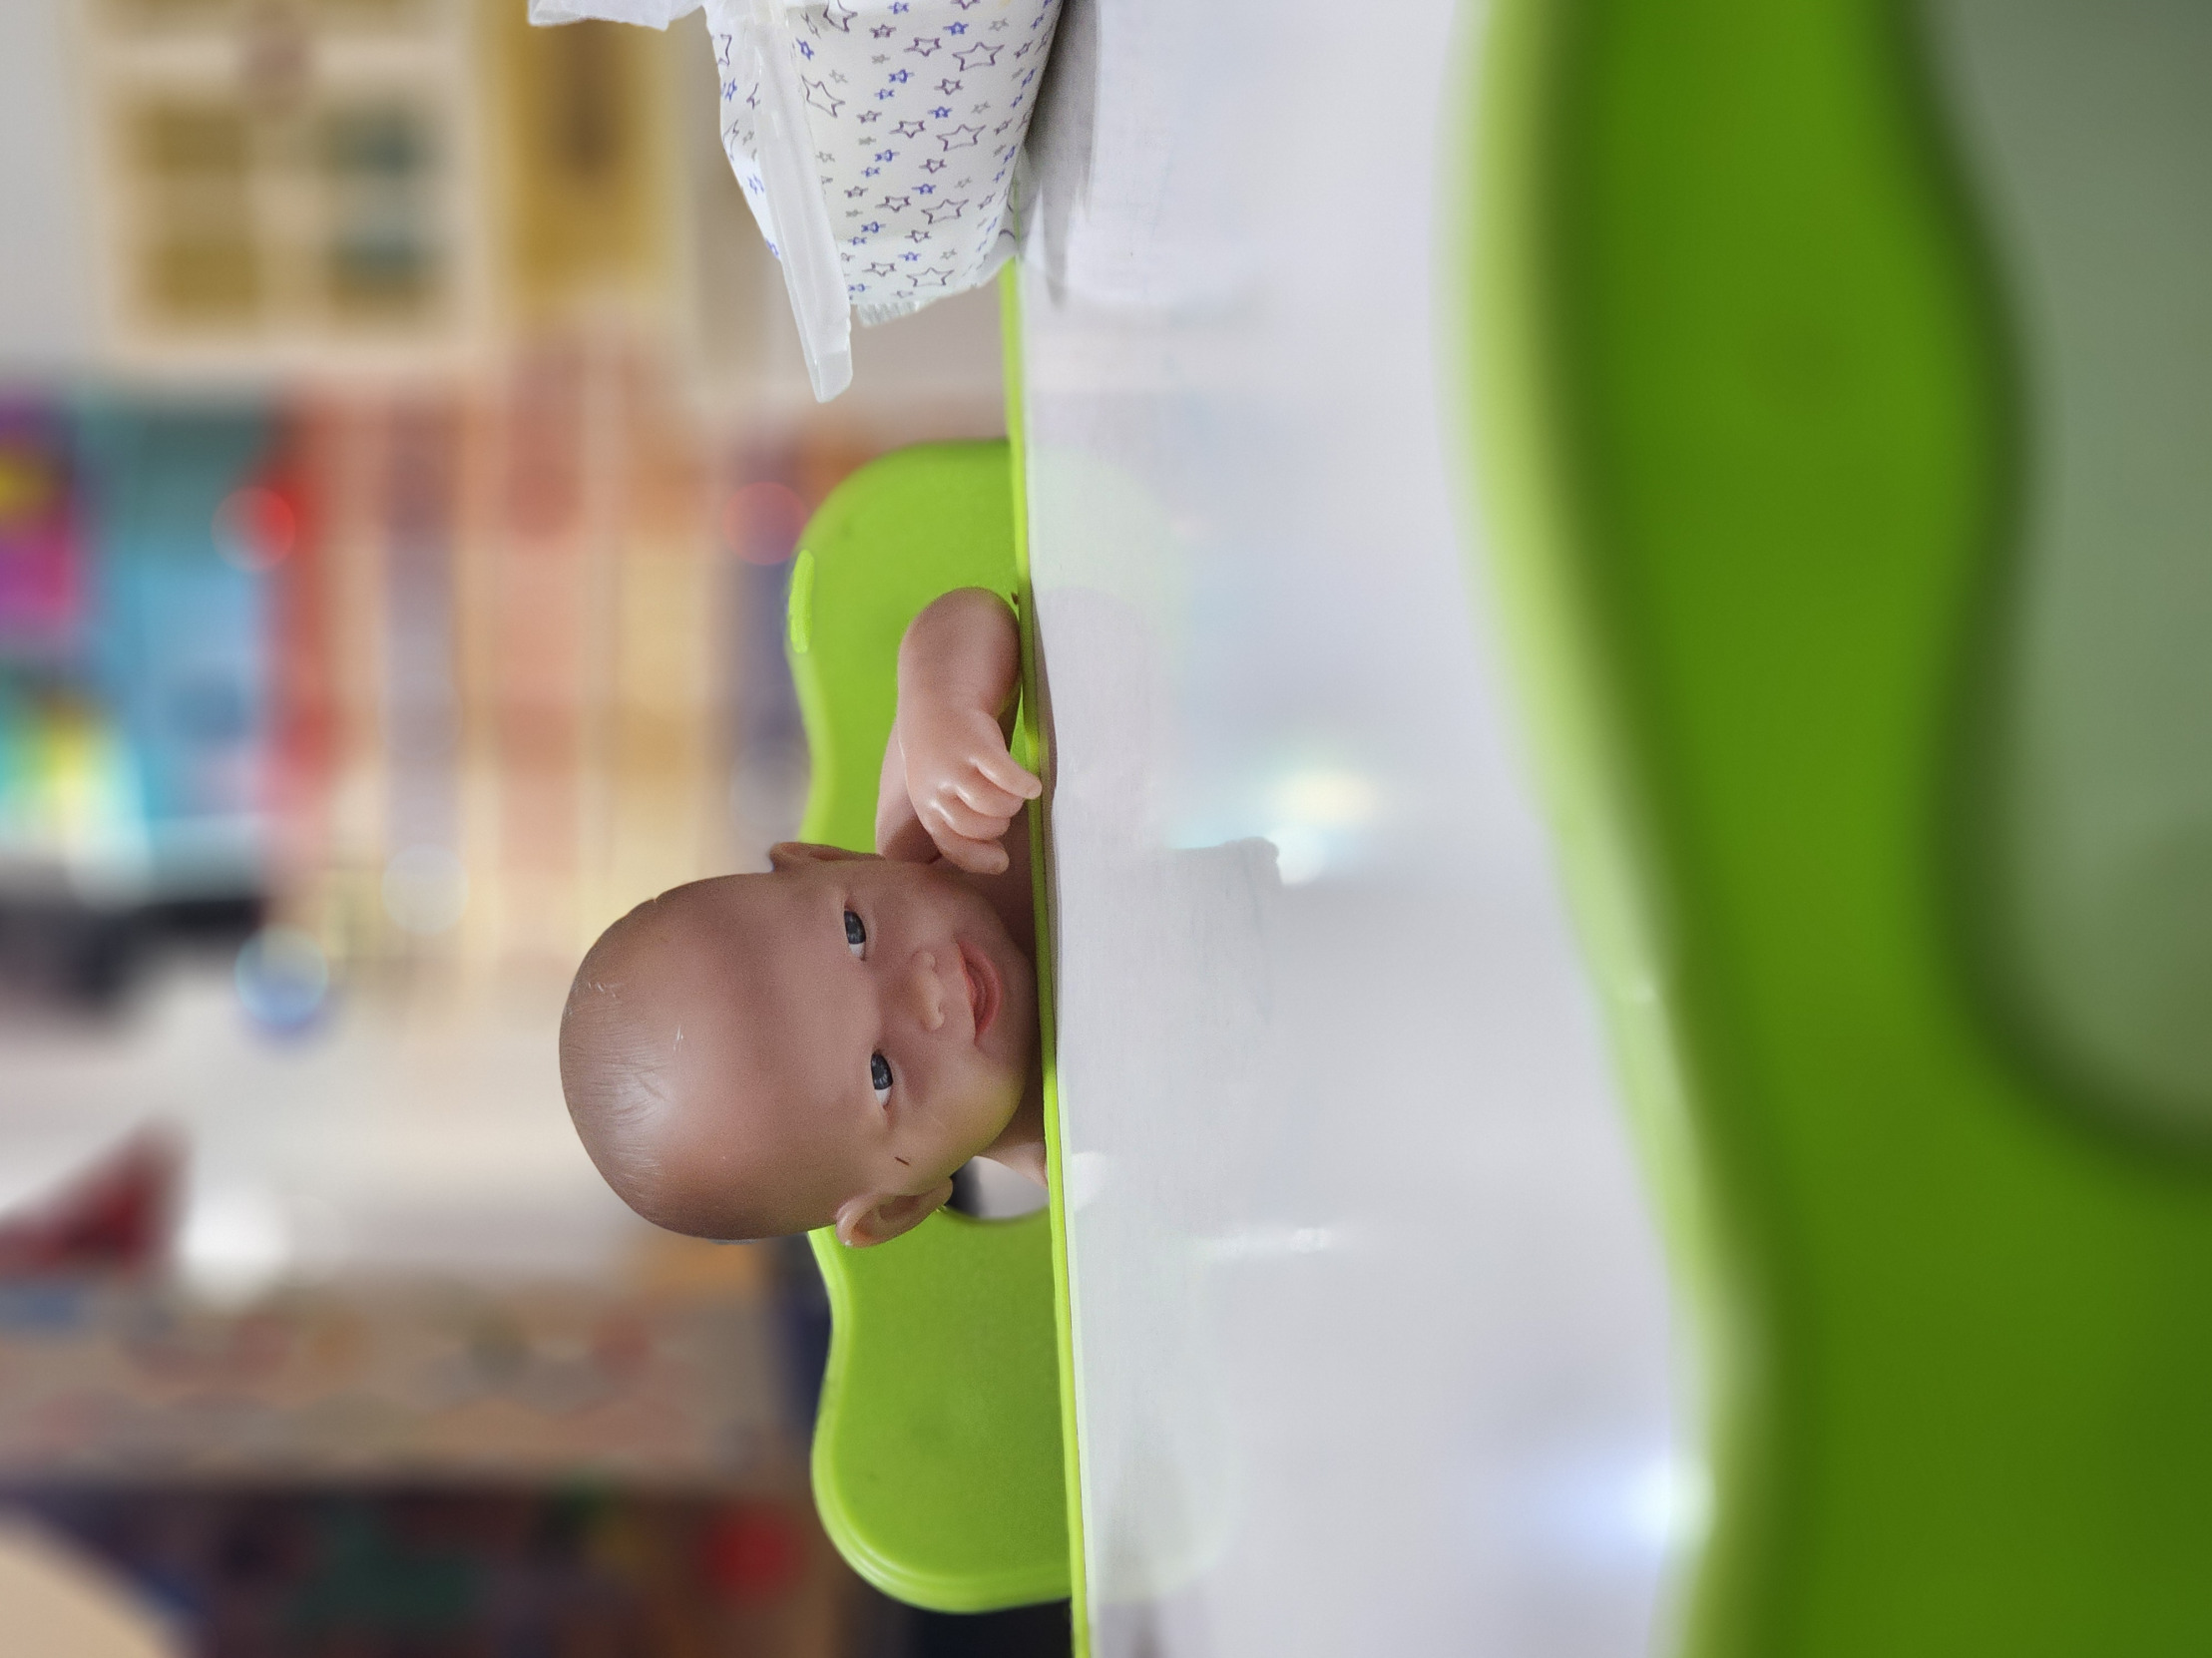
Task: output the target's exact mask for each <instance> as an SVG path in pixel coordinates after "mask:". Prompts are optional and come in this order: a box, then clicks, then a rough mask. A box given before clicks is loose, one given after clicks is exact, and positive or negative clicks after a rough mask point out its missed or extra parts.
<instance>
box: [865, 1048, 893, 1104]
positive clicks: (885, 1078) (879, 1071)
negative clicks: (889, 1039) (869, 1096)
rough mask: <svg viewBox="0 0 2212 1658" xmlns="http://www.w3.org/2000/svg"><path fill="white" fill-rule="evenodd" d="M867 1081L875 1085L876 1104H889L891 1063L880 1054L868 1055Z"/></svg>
mask: <svg viewBox="0 0 2212 1658" xmlns="http://www.w3.org/2000/svg"><path fill="white" fill-rule="evenodd" d="M868 1080H869V1081H871V1082H873V1083H874V1084H875V1088H876V1103H877V1104H878V1105H888V1104H890V1103H891V1061H890V1060H889V1059H886V1058H885V1057H884V1056H883V1055H882V1054H880V1053H871V1054H869V1055H868Z"/></svg>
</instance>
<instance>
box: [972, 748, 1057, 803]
mask: <svg viewBox="0 0 2212 1658" xmlns="http://www.w3.org/2000/svg"><path fill="white" fill-rule="evenodd" d="M975 763H976V769H977V770H978V771H980V772H982V773H983V774H984V776H986V777H988V778H990V779H991V781H992V782H994V783H996V784H998V786H999V787H1000V788H1002V789H1004V790H1006V792H1007V793H1009V794H1011V795H1015V796H1018V797H1019V798H1021V799H1023V800H1035V799H1036V798H1037V797H1038V796H1039V795H1041V794H1043V793H1044V792H1045V785H1044V784H1043V783H1042V782H1040V781H1039V780H1038V777H1037V774H1036V773H1035V772H1031V771H1026V770H1024V769H1023V768H1022V767H1021V766H1020V765H1017V764H1016V763H1015V759H1014V756H1013V755H1011V754H1009V753H1008V752H1007V751H1006V750H1005V749H1003V748H994V749H987V750H985V751H984V752H983V753H981V754H978V755H977V756H976V762H975Z"/></svg>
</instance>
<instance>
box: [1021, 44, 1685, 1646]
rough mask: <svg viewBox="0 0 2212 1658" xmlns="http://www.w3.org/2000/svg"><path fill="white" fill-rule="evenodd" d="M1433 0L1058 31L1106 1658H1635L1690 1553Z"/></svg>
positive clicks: (1071, 628)
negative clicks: (1444, 177) (1467, 251)
mask: <svg viewBox="0 0 2212 1658" xmlns="http://www.w3.org/2000/svg"><path fill="white" fill-rule="evenodd" d="M1452 11H1453V8H1452V7H1451V6H1449V5H1447V4H1444V3H1441V0H1407V3H1406V4H1403V5H1400V6H1398V7H1395V8H1392V9H1391V11H1390V12H1389V13H1388V14H1387V16H1388V18H1389V24H1388V27H1387V28H1385V27H1382V26H1380V25H1379V24H1375V23H1370V24H1369V26H1367V27H1362V28H1354V27H1352V26H1351V24H1352V23H1353V22H1354V21H1356V20H1361V19H1364V18H1367V17H1368V16H1369V14H1365V13H1363V12H1360V11H1359V10H1357V9H1355V8H1345V7H1321V6H1314V5H1293V4H1289V3H1286V0H1271V3H1265V4H1262V3H1260V0H1225V3H1220V4H1213V5H1209V6H1206V7H1202V8H1200V7H1192V6H1188V5H1186V4H1182V3H1179V0H1110V3H1100V4H1087V3H1086V0H1071V5H1070V9H1069V12H1068V15H1067V18H1066V20H1065V22H1064V24H1063V31H1062V38H1061V42H1060V46H1059V48H1058V65H1057V68H1056V75H1057V76H1058V85H1057V86H1056V88H1055V89H1054V92H1053V95H1052V96H1053V101H1052V102H1051V103H1049V104H1048V105H1047V107H1046V109H1045V111H1044V113H1043V114H1042V115H1041V117H1040V126H1039V130H1038V131H1037V133H1036V135H1035V141H1034V148H1035V152H1036V154H1037V156H1038V158H1039V161H1040V167H1041V174H1042V186H1041V189H1042V200H1041V203H1040V206H1039V210H1038V212H1037V214H1036V215H1035V218H1034V219H1033V223H1032V234H1031V241H1030V245H1029V249H1028V254H1027V257H1026V259H1025V263H1024V269H1023V291H1022V300H1023V306H1024V326H1025V352H1026V358H1027V366H1026V394H1027V400H1028V401H1027V423H1028V433H1027V436H1028V440H1029V443H1030V445H1031V451H1030V474H1029V487H1030V515H1031V536H1032V544H1031V545H1032V557H1033V567H1034V574H1035V578H1036V586H1037V604H1038V616H1039V621H1040V624H1041V627H1042V630H1043V644H1042V654H1043V657H1044V668H1045V672H1046V675H1047V678H1048V681H1049V693H1050V701H1051V717H1052V720H1053V726H1054V737H1055V742H1056V752H1057V758H1058V771H1057V779H1056V791H1057V792H1056V795H1055V799H1054V807H1053V826H1054V836H1055V847H1056V868H1055V875H1054V879H1055V890H1056V899H1057V904H1058V915H1059V949H1060V961H1059V975H1060V979H1059V983H1060V995H1061V1051H1060V1060H1061V1083H1062V1100H1063V1112H1064V1116H1063V1123H1064V1132H1065V1134H1066V1148H1067V1152H1068V1156H1069V1175H1068V1186H1069V1199H1070V1206H1071V1248H1072V1276H1073V1294H1074V1306H1075V1323H1076V1345H1077V1375H1078V1389H1079V1415H1080V1440H1081V1453H1082V1460H1083V1469H1084V1512H1085V1529H1086V1554H1087V1570H1088V1574H1089V1587H1090V1604H1091V1613H1092V1629H1093V1637H1094V1646H1093V1651H1094V1652H1095V1653H1097V1654H1098V1655H1099V1658H1123V1655H1128V1658H1135V1655H1138V1654H1144V1655H1148V1658H1183V1655H1196V1654H1207V1655H1216V1654H1218V1655H1230V1654H1234V1655H1242V1654H1252V1655H1255V1658H1257V1655H1262V1654H1264V1655H1268V1658H1281V1655H1284V1654H1299V1653H1313V1654H1317V1655H1318V1654H1326V1655H1330V1658H1344V1655H1351V1654H1359V1653H1390V1654H1393V1655H1395V1658H1413V1655H1417V1654H1426V1653H1451V1654H1466V1653H1502V1654H1541V1655H1552V1654H1556V1655H1561V1658H1564V1655H1568V1654H1573V1655H1581V1654H1590V1655H1596V1654H1628V1653H1639V1652H1643V1651H1646V1650H1648V1649H1649V1648H1650V1647H1651V1646H1652V1645H1653V1643H1654V1637H1653V1630H1654V1628H1655V1627H1663V1621H1660V1622H1656V1623H1655V1620H1657V1619H1659V1618H1660V1614H1659V1612H1658V1610H1657V1609H1658V1607H1659V1605H1660V1598H1661V1582H1662V1578H1663V1575H1664V1571H1663V1562H1664V1557H1665V1555H1666V1552H1667V1548H1668V1544H1669V1540H1670V1538H1679V1536H1680V1535H1681V1534H1682V1532H1683V1530H1684V1528H1685V1526H1686V1525H1687V1524H1689V1523H1691V1522H1692V1521H1693V1520H1694V1511H1695V1507H1696V1503H1695V1500H1694V1497H1695V1492H1696V1489H1697V1480H1696V1476H1695V1473H1694V1460H1693V1458H1692V1457H1690V1456H1688V1455H1685V1454H1684V1453H1683V1452H1682V1451H1680V1450H1678V1449H1677V1445H1676V1441H1677V1429H1676V1426H1675V1419H1676V1416H1677V1415H1678V1414H1686V1413H1679V1412H1678V1408H1677V1406H1676V1405H1675V1404H1674V1403H1673V1401H1672V1399H1671V1394H1672V1391H1673V1390H1672V1389H1671V1388H1670V1383H1671V1381H1672V1380H1673V1372H1672V1359H1671V1356H1670V1347H1669V1310H1668V1303H1667V1295H1666V1290H1665V1285H1664V1282H1663V1279H1662V1273H1661V1266H1660V1261H1659V1255H1658V1246H1657V1242H1656V1239H1655V1235H1654V1230H1653V1224H1652V1220H1651V1217H1650V1214H1649V1211H1648V1207H1647V1204H1646V1201H1645V1198H1644V1196H1643V1194H1642V1192H1641V1190H1640V1187H1639V1184H1638V1180H1637V1177H1636V1172H1635V1169H1634V1167H1633V1164H1632V1159H1631V1155H1630V1151H1629V1147H1628V1145H1627V1143H1626V1137H1625V1132H1624V1129H1623V1126H1622V1122H1621V1119H1620V1115H1619V1112H1618V1109H1617V1107H1616V1104H1615V1102H1614V1098H1613V1093H1612V1083H1611V1079H1610V1075H1609V1071H1608V1067H1607V1063H1606V1060H1605V1057H1604V1053H1603V1049H1602V1045H1601V1041H1600V1038H1599V1035H1598V1032H1597V1029H1596V1024H1595V1019H1594V1014H1593V1008H1592V998H1591V995H1590V993H1589V990H1588V988H1587V986H1586V985H1585V982H1584V979H1583V976H1582V973H1581V969H1580V967H1579V965H1578V962H1577V959H1576V954H1575V950H1574V946H1573V942H1572V939H1571V936H1570V932H1569V929H1568V926H1567V923H1566V918H1565V914H1564V910H1563V906H1562V901H1561V898H1560V894H1559V890H1558V883H1557V881H1556V879H1555V876H1554V872H1553V870H1552V867H1551V863H1550V857H1549V851H1548V845H1547V843H1546V839H1545V836H1544V834H1543V831H1542V828H1541V825H1540V823H1539V820H1538V818H1537V815H1536V811H1535V807H1534V804H1533V800H1532V792H1531V788H1530V786H1529V781H1528V777H1527V775H1526V773H1527V768H1526V767H1525V765H1524V763H1523V758H1522V756H1521V754H1520V752H1519V751H1518V749H1517V737H1516V733H1515V727H1514V725H1513V722H1512V719H1511V717H1510V707H1509V703H1508V699H1507V695H1506V688H1505V686H1504V683H1503V677H1502V674H1501V672H1500V667H1499V663H1498V660H1497V657H1498V651H1497V649H1496V646H1495V643H1494V641H1493V640H1492V639H1491V638H1490V636H1489V634H1488V626H1489V624H1488V623H1487V622H1486V621H1485V620H1484V614H1485V606H1484V603H1483V596H1482V595H1481V594H1480V593H1479V592H1471V591H1470V585H1469V580H1468V576H1467V569H1466V566H1465V565H1464V563H1463V547H1464V546H1465V545H1466V544H1467V538H1468V537H1469V536H1470V535H1471V534H1472V533H1473V525H1474V515H1473V514H1472V513H1470V512H1469V511H1467V509H1468V507H1469V506H1470V500H1469V498H1468V493H1467V491H1468V485H1467V480H1466V474H1467V471H1468V468H1467V466H1466V464H1465V462H1466V459H1467V456H1468V453H1469V445H1468V443H1467V441H1466V439H1465V437H1464V435H1463V434H1460V433H1458V432H1457V430H1456V428H1455V427H1454V426H1453V425H1452V424H1451V420H1450V418H1449V417H1448V416H1447V414H1446V408H1447V400H1446V397H1445V390H1446V389H1447V388H1446V386H1445V384H1444V382H1443V380H1442V376H1443V375H1444V374H1446V373H1448V372H1449V369H1448V367H1440V365H1439V361H1438V359H1439V356H1440V351H1441V349H1442V347H1441V345H1440V340H1439V336H1438V333H1437V329H1436V326H1435V311H1436V308H1437V304H1438V296H1437V292H1436V280H1437V278H1436V275H1435V272H1436V271H1437V270H1438V269H1439V256H1438V255H1439V250H1438V248H1437V246H1436V245H1435V244H1434V242H1435V237H1434V230H1433V226H1434V222H1435V211H1434V205H1435V203H1436V201H1437V199H1438V195H1439V191H1440V188H1441V187H1440V183H1439V179H1438V174H1437V169H1438V163H1439V158H1440V155H1441V151H1442V143H1443V137H1442V134H1441V133H1440V129H1439V120H1440V111H1441V102H1440V101H1441V99H1442V98H1443V96H1444V94H1445V87H1446V83H1447V80H1448V79H1449V80H1452V81H1453V82H1454V83H1455V84H1456V85H1461V86H1464V85H1466V84H1467V83H1466V80H1465V72H1466V70H1467V69H1468V68H1470V67H1471V63H1470V61H1469V60H1468V59H1467V58H1466V57H1465V55H1464V54H1458V53H1457V52H1456V43H1455V40H1454V38H1453V36H1452V30H1451V23H1452V15H1451V14H1452ZM1375 15H1376V16H1381V15H1384V14H1375ZM1462 95H1463V94H1455V96H1462ZM1450 360H1451V359H1450V358H1449V356H1447V357H1446V358H1445V361H1446V363H1447V364H1449V362H1450ZM1261 837H1264V838H1265V839H1266V841H1268V842H1271V843H1272V847H1271V848H1270V846H1268V845H1263V844H1261V842H1260V838H1261ZM1659 1644H1663V1642H1661V1643H1659Z"/></svg>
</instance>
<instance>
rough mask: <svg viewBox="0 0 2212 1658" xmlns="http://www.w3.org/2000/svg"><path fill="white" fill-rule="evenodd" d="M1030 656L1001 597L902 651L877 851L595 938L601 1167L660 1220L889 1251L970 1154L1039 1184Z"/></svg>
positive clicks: (667, 903) (682, 900)
mask: <svg viewBox="0 0 2212 1658" xmlns="http://www.w3.org/2000/svg"><path fill="white" fill-rule="evenodd" d="M1020 660H1021V652H1020V645H1019V642H1018V639H1017V635H1016V630H1015V623H1014V617H1013V615H1012V614H1011V613H1010V612H1009V611H1008V609H1007V607H1006V605H1005V604H1004V602H1002V601H1001V600H1000V599H999V598H998V596H997V595H996V594H992V593H989V592H986V591H984V590H982V589H977V588H968V589H963V590H961V591H960V592H957V593H949V594H947V595H945V596H944V597H943V598H942V599H939V600H938V601H937V602H936V603H934V604H933V605H931V606H930V607H929V609H928V610H926V611H924V612H923V613H922V614H921V615H920V616H919V617H917V618H915V620H914V622H913V624H912V625H911V626H910V627H908V629H907V631H906V637H905V638H904V639H903V640H902V641H901V643H900V645H899V681H898V682H899V705H898V717H897V720H896V723H895V724H894V725H893V727H892V731H891V740H890V742H889V744H888V745H887V746H886V748H885V750H884V755H883V780H882V786H881V791H880V794H879V796H878V800H877V805H876V848H877V852H876V855H874V856H869V855H867V854H863V853H856V852H846V851H841V850H839V849H838V848H835V847H829V846H811V845H806V844H803V843H799V842H785V843H784V844H782V845H780V846H777V847H775V848H774V849H773V850H772V851H771V852H770V853H769V862H770V864H771V865H772V869H771V871H770V873H768V874H765V875H724V876H718V877H716V878H714V879H711V880H706V881H693V882H691V883H690V884H689V885H688V886H682V887H677V888H676V889H674V890H673V891H672V892H665V893H663V894H662V895H661V896H660V897H659V898H656V899H653V900H651V901H650V902H648V903H645V904H641V905H640V906H639V907H638V908H637V909H635V910H633V911H631V912H630V914H629V915H627V916H625V917H623V919H622V920H620V921H618V922H616V923H615V925H614V926H612V927H610V928H609V929H608V930H607V931H606V932H605V933H604V934H602V935H601V937H600V940H599V942H598V943H597V944H595V945H593V946H592V949H591V952H590V953H589V954H588V955H587V956H586V957H585V958H584V965H583V966H582V967H581V968H579V969H578V970H577V975H576V983H575V984H574V985H573V986H572V987H571V989H570V991H569V1001H568V1007H567V1010H566V1011H565V1012H564V1014H563V1015H562V1019H561V1087H562V1091H563V1092H564V1093H565V1094H566V1095H567V1096H568V1102H569V1113H570V1115H571V1116H572V1117H573V1118H574V1119H575V1122H576V1128H577V1132H578V1133H579V1134H580V1135H581V1136H582V1137H583V1140H584V1146H585V1149H586V1150H587V1151H589V1152H590V1153H591V1157H592V1161H593V1162H594V1163H595V1164H596V1165H598V1167H599V1171H600V1172H601V1173H602V1174H604V1175H605V1176H606V1177H607V1180H608V1183H609V1184H610V1185H612V1186H613V1187H614V1188H615V1190H616V1191H617V1192H618V1193H620V1194H621V1196H622V1197H623V1200H624V1201H625V1202H627V1203H628V1204H629V1205H630V1206H631V1207H632V1208H633V1209H636V1210H637V1211H638V1212H639V1213H640V1214H641V1215H644V1216H645V1217H646V1218H647V1219H648V1220H650V1221H653V1222H655V1223H656V1224H657V1225H661V1226H664V1227H667V1228H669V1229H670V1230H672V1231H677V1232H688V1233H691V1234H693V1235H695V1236H699V1237H708V1238H759V1237H769V1236H774V1235H777V1234H781V1233H789V1232H801V1231H806V1230H809V1229H811V1228H813V1227H816V1226H822V1225H826V1224H829V1223H831V1222H834V1223H835V1225H836V1227H837V1235H838V1237H839V1238H841V1239H843V1240H844V1241H845V1242H846V1243H848V1244H872V1243H881V1242H882V1241H884V1240H885V1239H887V1238H895V1237H897V1236H898V1235H899V1234H900V1233H902V1232H904V1231H906V1230H907V1229H908V1228H909V1227H911V1226H914V1225H915V1224H917V1223H918V1222H920V1221H921V1220H922V1219H924V1218H925V1217H926V1216H927V1215H929V1214H930V1212H931V1211H932V1210H934V1209H936V1208H937V1207H938V1206H939V1205H940V1204H942V1203H943V1202H944V1201H945V1200H946V1199H947V1198H948V1197H949V1196H951V1195H952V1176H953V1172H954V1170H956V1169H958V1168H959V1167H960V1166H961V1165H962V1164H963V1163H965V1162H967V1161H968V1159H969V1158H971V1157H976V1156H985V1157H990V1158H992V1159H993V1160H995V1161H997V1162H1000V1163H1004V1164H1006V1165H1008V1166H1009V1167H1011V1168H1015V1169H1018V1170H1020V1171H1021V1172H1022V1173H1024V1174H1027V1175H1029V1176H1030V1177H1031V1178H1033V1179H1035V1180H1036V1181H1038V1182H1039V1183H1040V1184H1042V1183H1043V1182H1044V1179H1045V1133H1044V1104H1043V1090H1042V1084H1041V1081H1040V1072H1039V1062H1038V1051H1037V1050H1038V1038H1037V988H1036V979H1035V975H1034V972H1033V969H1032V967H1031V954H1032V952H1033V951H1034V949H1035V929H1034V922H1033V911H1032V909H1031V898H1030V878H1029V850H1028V838H1027V837H1026V836H1024V835H1015V836H1013V837H1012V839H1011V841H1009V840H1008V839H1007V834H1006V832H1007V828H1008V826H1009V824H1010V823H1012V822H1013V820H1014V817H1015V815H1016V814H1017V813H1018V812H1020V811H1021V809H1022V804H1023V802H1024V801H1026V800H1033V799H1035V798H1037V797H1038V795H1039V794H1040V793H1042V792H1043V785H1042V784H1041V783H1039V781H1038V779H1037V778H1036V777H1035V776H1033V775H1031V774H1030V773H1029V772H1028V771H1025V770H1024V769H1023V768H1022V767H1021V766H1019V765H1017V764H1016V763H1015V762H1014V759H1013V758H1012V756H1011V755H1010V754H1009V753H1008V751H1007V733H1008V730H1009V722H1010V721H1011V718H1012V715H1013V709H1014V701H1015V689H1016V684H1017V680H1018V677H1019V669H1020Z"/></svg>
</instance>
